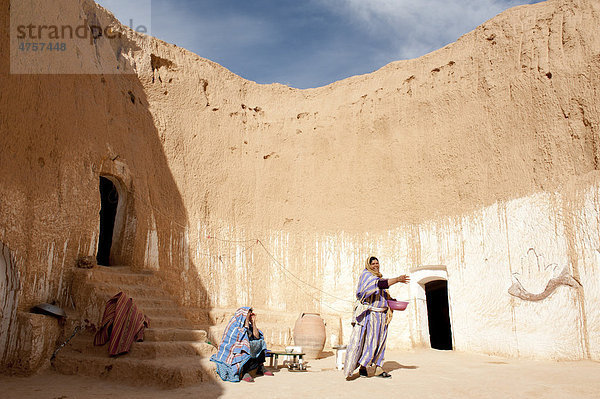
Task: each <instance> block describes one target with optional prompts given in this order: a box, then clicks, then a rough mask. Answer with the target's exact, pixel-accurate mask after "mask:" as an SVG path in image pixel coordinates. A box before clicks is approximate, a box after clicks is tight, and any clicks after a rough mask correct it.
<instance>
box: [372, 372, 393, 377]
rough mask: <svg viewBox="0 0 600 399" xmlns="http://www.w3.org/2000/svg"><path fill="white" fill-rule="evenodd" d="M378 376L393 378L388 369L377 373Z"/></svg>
mask: <svg viewBox="0 0 600 399" xmlns="http://www.w3.org/2000/svg"><path fill="white" fill-rule="evenodd" d="M376 377H381V378H392V375H391V374H389V373H388V372H387V371H382V372H381V374H377V375H376Z"/></svg>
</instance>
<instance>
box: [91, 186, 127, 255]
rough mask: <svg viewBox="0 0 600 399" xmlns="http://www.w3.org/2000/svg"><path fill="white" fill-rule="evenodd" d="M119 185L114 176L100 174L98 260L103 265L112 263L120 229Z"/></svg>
mask: <svg viewBox="0 0 600 399" xmlns="http://www.w3.org/2000/svg"><path fill="white" fill-rule="evenodd" d="M115 183H116V184H115ZM117 185H118V183H117V182H116V181H114V180H113V178H111V177H109V176H100V183H99V185H98V189H99V190H100V234H99V236H98V252H97V254H96V262H97V263H98V264H99V265H103V266H110V265H111V256H110V254H111V248H112V246H113V244H114V241H115V238H117V239H118V234H115V233H117V232H118V231H119V226H118V225H117V212H118V210H119V205H120V201H121V202H122V199H121V198H120V196H119V190H118V189H117Z"/></svg>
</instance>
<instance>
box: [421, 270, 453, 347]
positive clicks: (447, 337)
mask: <svg viewBox="0 0 600 399" xmlns="http://www.w3.org/2000/svg"><path fill="white" fill-rule="evenodd" d="M425 296H426V303H427V321H428V324H429V342H430V344H431V348H433V349H438V350H452V326H451V323H450V307H449V305H448V281H446V280H434V281H430V282H428V283H426V284H425Z"/></svg>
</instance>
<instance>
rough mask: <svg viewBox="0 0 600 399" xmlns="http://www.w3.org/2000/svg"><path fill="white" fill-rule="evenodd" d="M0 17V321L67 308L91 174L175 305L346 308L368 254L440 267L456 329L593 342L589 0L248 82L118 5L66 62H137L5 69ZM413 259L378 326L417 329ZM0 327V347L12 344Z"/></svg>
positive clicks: (474, 340) (593, 105)
mask: <svg viewBox="0 0 600 399" xmlns="http://www.w3.org/2000/svg"><path fill="white" fill-rule="evenodd" d="M7 3H8V2H7V1H3V2H2V10H1V15H2V21H3V22H6V21H7V19H8V15H9V12H8V11H9V10H8V4H7ZM70 4H71V6H70V8H69V9H68V10H62V13H61V18H64V19H65V20H72V21H76V20H79V19H80V18H81V17H82V15H87V16H88V17H90V16H93V17H94V18H96V19H98V20H99V21H101V22H102V23H104V24H116V21H115V20H114V18H113V17H112V15H110V13H108V12H107V11H106V10H104V9H102V8H101V7H98V6H96V5H94V4H92V3H90V2H89V1H87V0H83V1H81V4H80V3H79V2H77V1H73V2H71V3H70ZM46 7H47V10H43V11H47V12H52V11H53V9H52V5H51V4H48V5H46ZM1 26H2V28H1V29H2V31H1V36H2V47H1V48H0V51H1V53H0V59H1V61H0V62H1V63H2V64H1V67H2V75H0V81H1V84H2V88H3V90H2V91H1V92H0V104H1V105H0V108H1V109H2V114H1V117H0V126H1V131H2V136H1V138H0V140H1V142H0V143H1V147H0V148H2V154H3V155H2V157H0V165H1V170H2V171H3V172H2V174H1V176H2V180H1V184H0V201H2V202H1V206H0V220H1V223H0V241H1V242H3V243H4V244H6V245H7V247H8V248H10V250H11V251H12V254H13V256H14V258H15V264H16V265H18V266H17V269H18V272H17V273H13V275H12V277H7V278H6V281H7V282H8V283H6V287H9V286H11V284H12V286H15V281H16V282H17V283H16V285H17V286H18V287H19V289H18V290H17V291H15V290H12V291H10V290H8V289H4V288H3V287H4V285H0V288H2V289H0V296H2V297H3V298H8V297H9V296H11V295H12V297H14V301H13V302H11V303H17V305H15V306H12V307H7V308H6V309H4V312H5V313H4V314H10V315H13V316H11V317H12V319H11V320H14V314H15V312H16V310H17V309H21V310H24V309H27V308H28V307H30V306H31V305H32V304H35V303H37V302H41V301H49V300H51V299H54V300H57V301H58V302H59V303H61V304H62V305H63V306H69V305H70V304H69V298H70V293H69V284H68V281H69V272H70V270H71V269H72V268H73V267H74V262H75V259H76V258H77V257H78V256H81V255H88V254H89V255H93V254H94V253H95V250H96V240H97V237H98V220H97V219H98V217H97V215H98V210H99V198H98V193H97V186H98V176H99V175H101V174H106V175H110V176H114V177H115V178H117V179H119V181H121V182H122V183H123V187H124V189H125V190H126V192H127V193H129V194H128V196H127V203H126V208H127V217H126V219H125V220H124V222H123V225H122V226H120V229H121V233H120V235H119V240H117V242H116V243H115V244H114V245H116V246H117V249H116V250H115V251H114V255H113V256H114V258H115V261H118V262H120V263H126V264H130V265H132V266H133V267H135V268H137V269H139V270H156V271H157V272H158V273H160V274H161V275H162V276H163V277H164V280H165V281H166V282H167V285H168V287H169V290H170V291H171V292H172V293H173V294H176V295H177V296H178V297H179V298H180V301H181V303H182V304H183V305H185V306H191V307H222V308H228V307H236V306H239V305H243V304H246V303H252V304H254V306H256V307H259V308H262V309H265V310H267V311H269V310H270V311H286V312H291V313H294V312H296V313H299V312H300V311H311V310H312V311H314V310H317V311H321V312H323V313H330V314H335V315H340V316H341V317H342V318H343V319H344V320H346V319H347V318H348V316H349V315H348V309H349V306H350V305H349V304H348V303H347V302H345V301H344V300H343V299H344V298H349V299H351V298H352V295H353V294H352V293H353V290H354V288H353V287H354V285H355V282H356V278H357V275H358V272H359V271H360V269H361V268H362V265H363V262H364V258H366V256H367V255H370V254H376V255H379V256H380V260H381V261H382V270H383V272H384V274H385V275H396V274H400V273H405V272H410V271H412V272H413V273H418V272H423V270H428V268H427V265H442V266H443V267H442V268H437V269H435V268H431V267H430V268H429V269H431V270H442V271H443V272H444V273H445V274H444V275H443V276H441V278H446V279H447V280H448V287H449V294H450V306H451V321H452V328H453V341H454V345H455V347H456V348H457V349H460V350H474V351H481V352H485V353H502V354H509V355H514V356H529V357H544V358H569V359H577V358H594V359H598V358H599V356H600V313H599V312H598V311H597V310H596V309H595V308H594V305H593V304H595V303H597V302H598V300H600V287H599V286H598V284H599V283H598V281H600V278H599V277H600V276H599V273H600V272H599V267H600V264H599V263H598V262H599V260H598V256H597V248H599V247H600V242H599V237H600V234H599V233H600V225H599V224H598V222H597V220H600V205H599V202H598V194H600V192H599V188H598V172H597V169H598V157H599V153H598V152H599V151H600V149H599V144H598V143H599V137H598V135H599V128H600V126H599V124H600V113H599V108H598V100H599V98H598V96H599V94H598V87H600V35H598V26H600V3H599V2H598V1H595V0H581V1H576V0H550V1H547V2H545V3H539V4H535V5H528V6H521V7H516V8H514V9H510V10H508V11H506V12H504V13H502V14H500V15H499V16H497V17H495V18H494V19H492V20H490V21H488V22H486V23H484V24H483V25H481V26H480V27H478V28H477V29H475V30H474V31H473V32H470V33H468V34H466V35H464V36H463V37H461V38H459V39H458V40H457V41H456V42H455V43H452V44H450V45H448V46H446V47H444V48H442V49H440V50H438V51H435V52H433V53H430V54H428V55H425V56H423V57H420V58H418V59H414V60H407V61H399V62H395V63H392V64H389V65H387V66H385V67H383V68H381V69H380V70H378V71H376V72H374V73H371V74H368V75H362V76H356V77H352V78H349V79H345V80H343V81H340V82H335V83H333V84H330V85H328V86H325V87H321V88H316V89H308V90H298V89H294V88H290V87H287V86H283V85H279V84H273V85H259V84H256V83H254V82H250V81H247V80H244V79H243V78H241V77H239V76H236V75H234V74H233V73H231V72H229V71H228V70H226V69H225V68H223V67H221V66H220V65H218V64H215V63H213V62H211V61H208V60H206V59H203V58H201V57H200V56H197V55H195V54H192V53H190V52H188V51H186V50H184V49H181V48H178V47H176V46H174V45H170V44H167V43H164V42H162V41H160V40H157V39H154V38H151V37H146V36H142V35H138V34H135V33H133V32H131V31H128V30H127V29H126V28H124V27H121V26H120V25H117V26H118V29H119V30H120V31H122V32H123V33H124V36H123V38H121V39H119V40H118V41H114V40H113V41H111V42H103V41H102V40H99V41H98V42H97V43H96V44H95V46H96V48H95V49H94V51H92V52H90V51H88V52H86V51H81V52H80V53H73V54H71V55H69V56H70V57H72V58H70V60H71V61H69V62H72V63H81V64H84V65H86V68H90V69H93V68H96V69H97V70H98V71H100V70H101V68H100V66H99V65H100V64H102V65H105V64H110V65H124V66H125V67H126V68H128V70H130V71H132V72H135V73H134V74H111V75H109V74H104V75H99V74H98V75H97V74H87V75H71V76H69V75H10V74H8V71H9V56H8V48H7V47H8V27H7V23H3V24H1ZM92 53H93V54H96V55H95V56H93V57H92V56H90V54H92ZM215 237H216V238H215ZM256 239H260V240H261V241H260V243H257V242H256ZM243 240H248V241H244V242H239V241H243ZM261 243H262V244H261ZM262 245H264V247H263V246H262ZM265 248H266V250H267V251H266V250H265ZM530 249H534V253H536V254H542V255H541V256H542V260H540V258H539V256H538V255H536V257H533V255H532V253H531V251H530ZM271 255H272V256H273V257H274V258H275V260H276V261H274V260H273V258H272V257H271ZM555 264H556V265H558V266H557V267H558V269H557V267H554V266H553V267H547V266H548V265H555ZM564 267H567V268H568V271H569V273H570V275H572V276H574V277H575V278H576V279H577V280H579V281H580V282H581V283H582V286H581V287H579V288H573V287H565V286H562V287H560V288H559V289H558V290H557V291H556V292H555V293H554V294H552V296H551V297H550V298H548V299H546V300H544V301H542V302H535V303H533V302H527V301H523V300H521V299H519V298H515V297H514V296H512V295H510V294H509V293H508V288H509V287H510V286H511V284H512V283H513V282H514V281H515V278H517V279H519V281H521V282H522V283H523V284H524V286H525V287H526V288H527V289H529V290H530V291H532V292H534V291H535V292H539V291H541V290H543V288H544V286H545V284H546V283H547V282H548V281H549V279H551V278H553V277H556V275H557V274H558V273H560V272H561V271H562V269H563V268H564ZM555 269H556V270H558V271H556V270H555ZM13 270H14V269H13ZM290 273H291V274H290ZM432 273H433V272H432ZM436 273H437V272H436ZM434 274H435V273H434ZM292 275H293V276H292ZM415 275H416V274H415ZM428 278H431V276H429V275H428V276H424V277H423V280H418V279H413V284H412V285H411V286H410V287H404V288H399V287H395V290H394V291H393V294H394V295H395V296H397V297H400V298H405V299H409V300H410V301H411V308H410V309H409V311H407V312H405V313H404V314H399V315H398V317H396V319H395V320H394V322H393V324H392V328H393V331H394V332H393V334H392V333H391V334H390V345H391V346H395V347H406V348H408V347H412V346H417V345H427V337H426V334H427V331H426V327H427V323H426V320H425V321H424V318H425V319H426V314H425V315H424V313H423V307H422V303H421V302H420V301H419V300H420V299H423V298H421V297H419V295H420V294H419V292H420V291H419V290H420V288H419V282H423V281H425V279H428ZM306 283H308V284H306ZM315 287H316V288H315ZM321 290H322V291H321ZM323 291H325V293H323ZM330 294H334V295H335V297H332V296H331V295H330ZM6 303H9V302H6ZM9 319H10V318H7V319H6V320H9ZM3 320H4V319H3ZM7 326H8V324H7ZM11 326H12V327H10V328H12V329H13V330H14V329H15V328H16V327H15V323H12V324H11ZM10 328H9V327H5V326H3V330H2V331H0V334H2V335H0V348H4V352H1V351H0V355H2V353H4V354H3V355H2V356H3V358H2V359H3V364H7V363H9V360H7V359H8V358H7V356H8V355H7V354H8V353H9V352H10V353H12V351H13V350H14V348H17V347H18V343H17V342H16V338H15V337H16V336H17V334H18V333H17V332H16V330H15V331H13V330H10ZM342 330H343V331H342V332H341V333H338V332H336V333H335V336H332V335H330V336H329V339H330V341H331V343H334V344H335V343H337V342H333V341H335V340H340V341H343V340H344V338H347V333H348V329H347V327H344V328H343V329H342ZM332 334H333V333H332ZM340 335H341V336H340Z"/></svg>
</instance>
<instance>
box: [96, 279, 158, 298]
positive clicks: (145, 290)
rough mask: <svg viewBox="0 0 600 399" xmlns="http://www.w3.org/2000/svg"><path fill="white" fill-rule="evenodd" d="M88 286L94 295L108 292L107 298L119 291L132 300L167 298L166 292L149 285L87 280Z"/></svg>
mask: <svg viewBox="0 0 600 399" xmlns="http://www.w3.org/2000/svg"><path fill="white" fill-rule="evenodd" d="M88 286H89V288H90V289H91V290H93V291H94V292H95V293H96V295H98V296H100V295H101V294H104V295H103V296H106V294H108V295H109V298H110V297H113V296H115V295H116V294H118V293H119V292H123V293H125V295H127V296H129V297H131V298H133V300H134V301H137V300H139V299H142V298H153V299H156V298H158V299H169V298H168V294H167V293H165V292H164V291H163V290H161V289H160V288H155V287H149V286H146V285H129V284H113V283H103V282H89V283H88Z"/></svg>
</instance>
